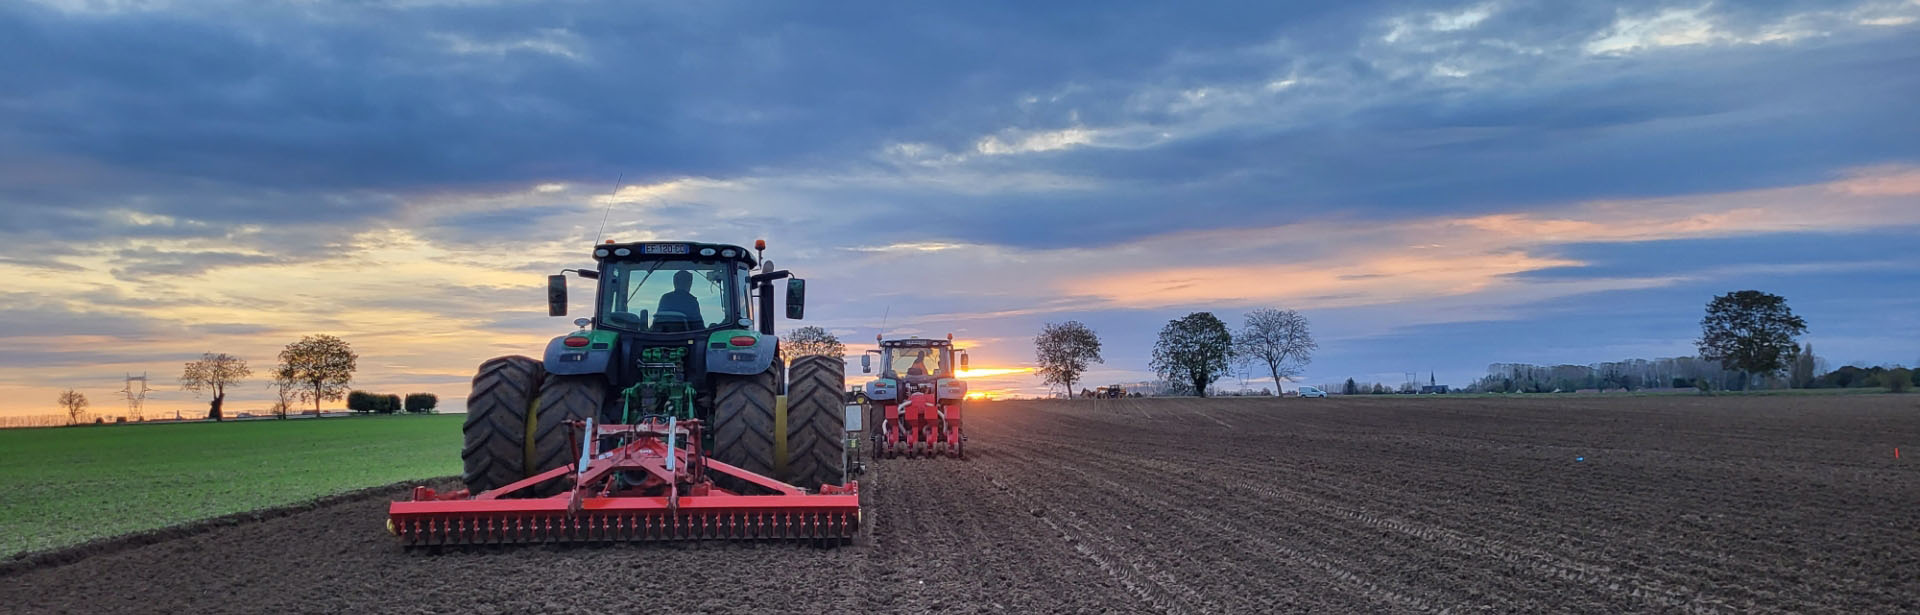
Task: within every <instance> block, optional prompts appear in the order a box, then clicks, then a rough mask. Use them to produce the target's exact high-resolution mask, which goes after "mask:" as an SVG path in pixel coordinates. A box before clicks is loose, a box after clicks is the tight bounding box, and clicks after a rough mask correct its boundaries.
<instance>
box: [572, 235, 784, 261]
mask: <svg viewBox="0 0 1920 615" xmlns="http://www.w3.org/2000/svg"><path fill="white" fill-rule="evenodd" d="M664 259H702V260H731V261H739V262H743V263H746V264H747V266H748V267H752V266H754V265H755V264H756V263H755V259H754V257H753V252H751V251H748V250H747V249H746V248H742V247H740V246H735V245H728V244H724V243H700V242H697V241H636V242H631V243H614V242H613V241H612V240H608V241H607V242H606V243H603V244H600V245H597V246H594V247H593V260H596V261H601V262H606V261H650V260H664Z"/></svg>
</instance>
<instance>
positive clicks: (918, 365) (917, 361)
mask: <svg viewBox="0 0 1920 615" xmlns="http://www.w3.org/2000/svg"><path fill="white" fill-rule="evenodd" d="M887 366H888V367H889V368H891V369H892V370H893V373H894V374H897V375H900V376H935V375H939V374H940V349H938V348H889V349H887Z"/></svg>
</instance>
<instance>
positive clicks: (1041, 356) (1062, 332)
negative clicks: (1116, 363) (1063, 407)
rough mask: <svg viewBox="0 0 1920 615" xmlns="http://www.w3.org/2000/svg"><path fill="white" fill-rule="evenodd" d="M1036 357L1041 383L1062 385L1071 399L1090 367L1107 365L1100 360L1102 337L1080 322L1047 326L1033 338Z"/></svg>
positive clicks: (1074, 321)
mask: <svg viewBox="0 0 1920 615" xmlns="http://www.w3.org/2000/svg"><path fill="white" fill-rule="evenodd" d="M1033 356H1034V363H1035V364H1036V365H1038V366H1039V367H1038V369H1036V370H1034V371H1035V372H1036V373H1038V374H1040V378H1041V381H1042V382H1045V383H1046V384H1050V385H1052V384H1057V385H1061V386H1062V387H1063V388H1064V389H1065V390H1066V392H1067V397H1070V398H1071V397H1073V383H1075V382H1079V381H1080V375H1081V374H1084V373H1086V372H1087V366H1089V365H1091V364H1094V363H1105V362H1106V361H1104V360H1102V359H1101V358H1100V336H1099V335H1096V334H1095V333H1094V332H1093V329H1089V328H1087V326H1086V325H1084V324H1081V323H1080V321H1077V320H1069V321H1066V322H1063V323H1059V324H1054V323H1047V325H1046V327H1044V328H1042V329H1041V330H1040V335H1036V336H1034V338H1033Z"/></svg>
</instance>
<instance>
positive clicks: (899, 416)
mask: <svg viewBox="0 0 1920 615" xmlns="http://www.w3.org/2000/svg"><path fill="white" fill-rule="evenodd" d="M960 414H961V412H960V404H941V403H938V402H937V401H936V399H935V397H934V394H933V393H931V392H918V393H913V394H911V395H908V396H907V399H906V401H904V402H901V403H899V404H895V405H891V406H884V410H883V413H882V419H884V420H883V421H882V422H881V425H880V435H879V438H878V439H880V440H881V441H880V442H879V443H878V444H879V445H878V446H875V447H873V455H874V456H875V457H885V458H891V457H903V456H904V457H919V456H927V457H936V456H941V455H945V456H949V457H958V458H965V457H966V450H965V448H964V446H963V445H964V443H965V442H966V440H967V438H966V435H965V434H964V433H962V432H961V430H960Z"/></svg>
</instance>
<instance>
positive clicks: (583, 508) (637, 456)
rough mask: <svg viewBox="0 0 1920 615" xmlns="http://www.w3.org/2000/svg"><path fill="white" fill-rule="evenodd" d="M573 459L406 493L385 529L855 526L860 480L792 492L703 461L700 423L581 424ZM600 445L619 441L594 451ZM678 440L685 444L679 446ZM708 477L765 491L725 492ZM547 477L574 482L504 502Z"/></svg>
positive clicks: (799, 534)
mask: <svg viewBox="0 0 1920 615" xmlns="http://www.w3.org/2000/svg"><path fill="white" fill-rule="evenodd" d="M588 428H591V429H592V432H593V434H594V435H595V437H593V438H586V441H587V442H586V451H585V454H583V455H581V461H582V462H584V463H580V462H576V463H573V464H568V465H566V466H562V467H558V468H553V469H550V470H547V471H545V472H541V473H540V474H537V475H535V476H531V477H528V478H526V479H524V480H521V481H518V482H515V483H512V484H509V485H505V486H503V487H500V488H498V489H494V490H491V491H486V492H483V493H480V494H477V495H472V494H469V493H468V492H467V491H466V490H460V491H455V492H451V493H444V494H443V493H437V492H435V491H434V490H433V489H430V488H427V487H415V488H414V490H413V500H411V501H404V502H393V503H392V504H391V505H390V506H389V507H388V509H387V515H388V520H387V527H388V529H389V531H392V532H393V533H394V534H395V535H397V536H399V537H400V540H401V542H402V543H403V544H406V545H408V546H418V545H442V544H497V543H518V542H580V541H626V540H698V539H734V540H741V539H745V540H755V539H762V540H806V541H813V542H819V543H823V544H839V543H843V542H846V541H849V540H851V539H852V537H853V536H854V534H855V533H857V532H858V530H859V526H860V495H859V483H858V482H857V481H855V482H849V483H848V484H847V485H846V486H844V487H842V486H837V485H825V486H822V487H821V489H820V493H817V494H810V493H807V492H806V491H805V490H802V489H800V488H798V487H794V486H792V485H788V484H786V483H782V482H780V481H777V480H774V479H771V478H767V477H765V476H760V475H758V474H754V473H752V472H748V471H746V470H743V469H740V468H737V467H734V466H731V465H727V464H724V463H721V462H719V461H715V460H713V459H710V458H708V457H707V456H706V455H705V454H704V452H703V451H702V450H701V449H700V430H701V425H700V422H699V421H694V420H689V421H662V420H652V421H648V422H645V423H642V424H639V425H600V426H592V425H591V424H590V423H589V424H588V425H583V426H582V433H585V431H586V429H588ZM605 440H614V441H623V442H626V444H624V445H621V446H619V447H617V448H615V449H614V450H611V451H607V452H604V453H603V452H600V451H599V450H598V449H599V443H600V442H602V441H605ZM680 443H684V445H680ZM714 475H721V476H728V477H732V478H733V479H735V480H736V482H737V483H741V484H744V485H751V486H753V487H754V488H757V489H760V490H764V491H767V492H768V493H766V494H742V493H733V492H730V491H728V490H725V489H721V488H719V487H716V486H714V484H713V477H714ZM552 480H566V481H568V483H569V484H571V485H573V488H572V489H569V490H567V491H566V492H564V493H560V494H557V495H553V496H550V497H544V498H515V497H510V496H513V495H515V494H517V493H520V492H522V491H524V490H527V489H530V488H532V487H534V486H535V485H539V484H542V483H545V482H548V481H552Z"/></svg>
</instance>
